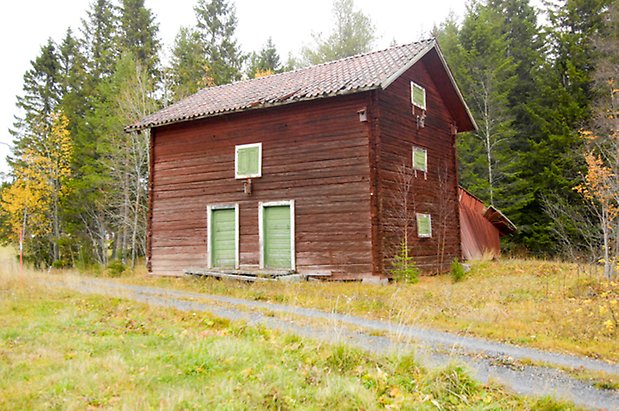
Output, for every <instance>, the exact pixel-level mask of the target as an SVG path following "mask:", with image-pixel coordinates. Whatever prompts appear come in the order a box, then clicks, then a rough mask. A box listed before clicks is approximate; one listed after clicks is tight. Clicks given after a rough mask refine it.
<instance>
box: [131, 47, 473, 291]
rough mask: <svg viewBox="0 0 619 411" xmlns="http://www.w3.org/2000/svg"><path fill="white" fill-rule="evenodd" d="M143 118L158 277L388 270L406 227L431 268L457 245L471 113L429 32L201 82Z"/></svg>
mask: <svg viewBox="0 0 619 411" xmlns="http://www.w3.org/2000/svg"><path fill="white" fill-rule="evenodd" d="M146 128H150V130H151V133H150V138H151V164H150V199H149V201H150V213H149V218H148V244H147V251H148V255H147V258H148V268H149V271H150V272H152V273H156V274H179V273H182V272H183V271H184V270H187V269H192V270H196V269H200V270H204V271H209V272H219V271H225V272H238V273H244V274H247V273H254V274H258V273H265V272H272V273H281V272H298V273H301V274H321V275H326V276H330V277H331V278H332V279H365V278H381V277H385V276H388V265H389V261H390V260H391V258H392V257H393V253H394V252H395V249H396V248H397V245H398V244H399V243H400V242H401V241H402V236H403V233H404V232H406V233H408V238H409V240H408V242H409V246H410V249H411V252H412V254H413V255H414V257H415V260H416V262H417V264H418V265H419V266H421V267H422V268H425V269H426V270H435V269H436V268H437V265H438V266H440V265H445V266H446V265H447V264H449V263H450V262H451V260H452V259H453V258H460V257H461V255H462V252H461V244H460V224H459V218H458V184H457V175H456V170H457V168H456V153H455V145H454V144H455V137H456V134H457V132H460V131H469V130H473V129H474V128H475V123H474V120H473V118H472V117H471V115H470V112H469V110H468V108H467V107H466V104H465V102H464V100H463V98H462V96H461V95H460V92H459V91H458V89H457V87H456V84H455V82H454V80H453V77H452V76H451V73H450V72H449V69H448V68H447V65H446V63H445V60H444V59H443V56H442V55H441V52H440V50H439V48H438V46H437V44H436V42H435V41H434V40H426V41H421V42H417V43H412V44H408V45H404V46H399V47H393V48H389V49H386V50H383V51H378V52H372V53H367V54H363V55H358V56H354V57H349V58H345V59H342V60H338V61H334V62H331V63H326V64H321V65H317V66H312V67H308V68H304V69H300V70H296V71H293V72H287V73H282V74H277V75H272V76H268V77H263V78H259V79H255V80H247V81H241V82H237V83H233V84H229V85H224V86H219V87H212V88H207V89H203V90H201V91H199V92H198V93H196V94H194V95H192V96H190V97H188V98H186V99H184V100H182V101H179V102H178V103H176V104H173V105H171V106H169V107H167V108H165V109H163V110H161V111H159V112H157V113H154V114H152V115H150V116H148V117H146V118H144V119H143V120H141V121H140V122H139V123H137V124H134V125H132V126H130V127H128V130H131V131H135V130H141V129H146ZM403 187H405V188H406V187H408V188H407V189H406V190H403ZM403 192H406V194H405V195H404V194H402V193H403ZM404 198H405V199H406V201H405V202H403V201H402V200H403V199H404ZM404 203H406V204H407V205H406V207H404V206H402V204H404ZM404 226H405V227H404ZM404 228H406V230H405V229H404Z"/></svg>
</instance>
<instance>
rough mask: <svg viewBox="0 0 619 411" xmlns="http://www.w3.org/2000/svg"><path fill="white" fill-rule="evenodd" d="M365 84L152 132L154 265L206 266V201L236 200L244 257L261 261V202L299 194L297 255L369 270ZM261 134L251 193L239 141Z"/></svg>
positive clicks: (325, 267)
mask: <svg viewBox="0 0 619 411" xmlns="http://www.w3.org/2000/svg"><path fill="white" fill-rule="evenodd" d="M367 102H368V93H361V94H355V95H351V96H344V97H336V98H329V99H324V100H318V101H312V102H308V103H297V104H293V105H288V106H282V107H277V108H269V109H261V110H256V111H248V112H244V113H239V114H229V115H223V116H219V117H215V118H209V119H205V120H195V121H190V122H186V123H180V124H176V125H170V126H164V127H159V128H157V129H155V132H153V134H152V135H153V142H152V143H153V144H152V147H153V151H152V169H151V187H152V191H151V200H150V205H151V215H150V216H149V219H150V224H151V225H150V228H149V234H150V236H149V240H148V246H149V249H150V257H149V265H150V268H151V272H153V273H156V274H178V273H181V272H182V270H183V269H185V268H189V267H203V268H205V267H206V266H207V261H208V260H207V257H208V256H207V232H208V231H207V217H206V210H207V205H209V204H231V203H238V204H239V210H240V265H241V268H242V269H257V268H258V265H259V258H260V255H259V252H260V251H259V234H258V203H259V202H260V201H279V200H295V222H296V224H295V225H296V236H295V244H296V265H297V270H298V271H299V272H301V273H303V272H316V271H319V272H324V271H332V272H333V275H334V277H337V278H341V279H355V278H361V277H367V276H368V275H370V274H371V273H372V259H371V258H372V257H371V256H372V247H371V235H372V225H371V220H370V193H369V191H370V184H369V178H370V166H369V164H370V160H369V149H368V144H369V138H368V133H369V123H368V122H360V121H359V115H358V113H357V112H358V111H359V110H360V109H362V108H363V107H366V106H367ZM258 142H261V143H262V177H260V178H254V179H252V182H253V193H252V195H250V196H248V195H246V194H244V192H243V181H244V180H236V179H235V178H234V155H235V145H240V144H249V143H258Z"/></svg>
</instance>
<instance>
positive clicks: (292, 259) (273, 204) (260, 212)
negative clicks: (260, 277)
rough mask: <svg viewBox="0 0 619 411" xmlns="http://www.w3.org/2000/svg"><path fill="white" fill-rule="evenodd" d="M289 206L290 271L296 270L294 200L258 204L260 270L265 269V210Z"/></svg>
mask: <svg viewBox="0 0 619 411" xmlns="http://www.w3.org/2000/svg"><path fill="white" fill-rule="evenodd" d="M277 206H289V207H290V270H291V271H295V270H296V258H295V256H296V248H295V241H294V239H295V225H294V224H295V218H294V214H295V211H294V209H295V207H294V200H282V201H267V202H262V201H261V202H260V203H258V234H259V238H260V269H261V270H263V269H264V209H265V208H266V207H277Z"/></svg>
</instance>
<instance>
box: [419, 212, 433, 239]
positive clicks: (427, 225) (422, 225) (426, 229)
mask: <svg viewBox="0 0 619 411" xmlns="http://www.w3.org/2000/svg"><path fill="white" fill-rule="evenodd" d="M417 235H418V236H419V237H421V238H430V237H432V218H431V216H430V214H421V213H417Z"/></svg>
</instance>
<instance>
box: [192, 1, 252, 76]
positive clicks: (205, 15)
mask: <svg viewBox="0 0 619 411" xmlns="http://www.w3.org/2000/svg"><path fill="white" fill-rule="evenodd" d="M194 11H195V13H196V18H197V32H198V33H199V35H200V39H201V41H202V44H203V46H204V54H205V58H206V63H207V69H206V75H207V77H208V78H209V79H210V80H209V82H208V83H209V84H208V85H221V84H227V83H231V82H233V81H236V80H240V78H241V68H242V66H243V62H244V61H245V56H244V55H243V53H242V52H241V49H240V46H239V45H238V43H237V40H236V38H235V31H236V25H237V19H236V10H235V7H234V5H233V4H230V3H228V2H227V1H226V0H211V1H207V0H198V4H197V5H196V7H195V8H194Z"/></svg>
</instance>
